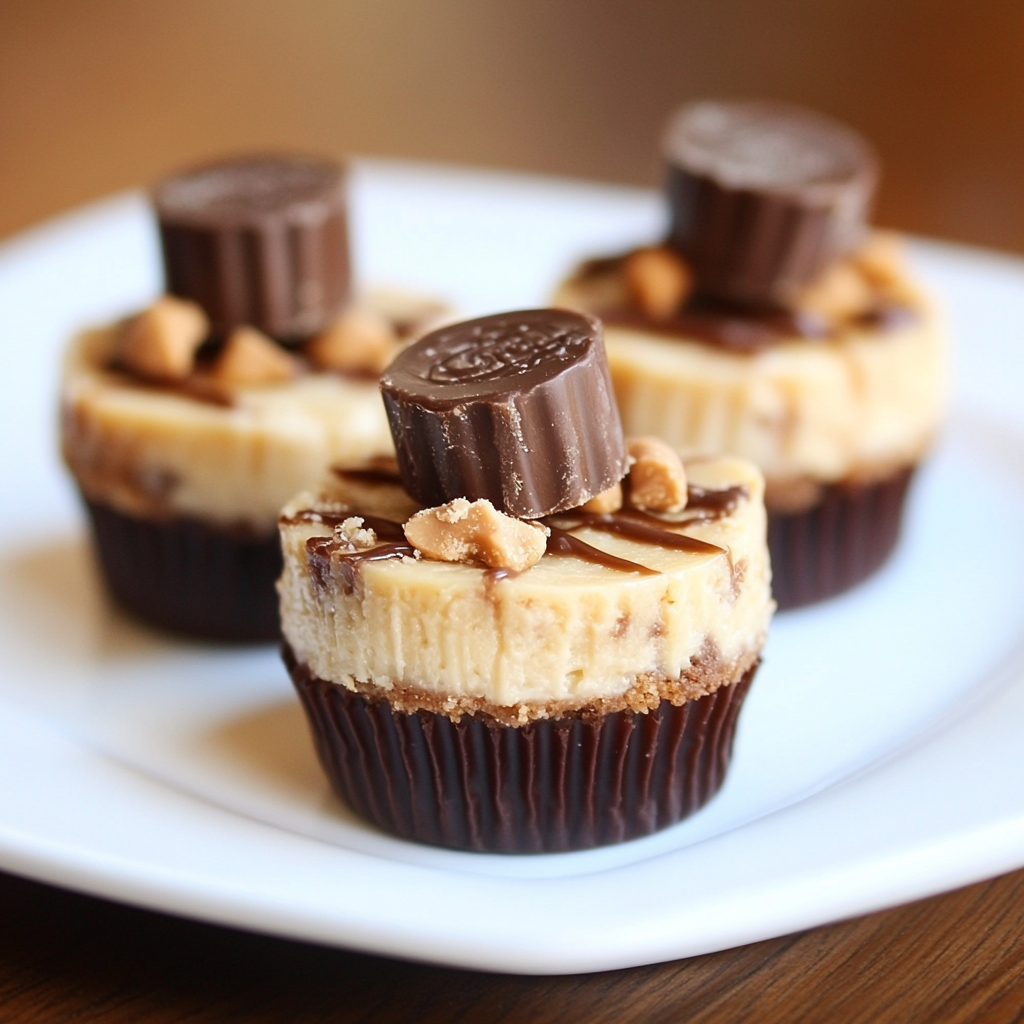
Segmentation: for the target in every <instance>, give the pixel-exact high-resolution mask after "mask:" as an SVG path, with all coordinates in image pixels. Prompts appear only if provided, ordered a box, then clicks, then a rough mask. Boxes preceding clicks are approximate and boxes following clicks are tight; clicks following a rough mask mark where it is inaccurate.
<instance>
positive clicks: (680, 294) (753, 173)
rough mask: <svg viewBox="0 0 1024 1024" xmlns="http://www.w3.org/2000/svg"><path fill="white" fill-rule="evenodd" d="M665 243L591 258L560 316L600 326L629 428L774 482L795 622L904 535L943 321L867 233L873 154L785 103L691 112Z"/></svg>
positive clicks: (933, 393)
mask: <svg viewBox="0 0 1024 1024" xmlns="http://www.w3.org/2000/svg"><path fill="white" fill-rule="evenodd" d="M664 151H665V157H666V160H667V165H668V187H667V198H668V203H669V207H670V214H671V217H670V228H669V232H668V238H667V239H666V240H665V241H664V243H662V244H661V245H654V246H651V247H647V248H641V249H638V250H635V251H632V252H629V253H625V254H623V255H620V256H615V257H611V258H606V259H595V260H590V261H588V262H586V263H584V264H582V265H581V266H580V267H579V268H578V269H577V270H576V271H575V272H574V273H573V274H572V275H571V277H570V278H569V279H568V280H567V281H565V282H564V283H563V284H562V286H561V287H560V288H559V290H558V292H557V293H556V296H555V299H554V301H555V303H556V304H558V305H564V306H567V307H569V308H574V309H581V310H587V311H590V312H592V313H595V314H597V315H599V316H600V317H602V319H603V320H604V323H605V332H606V338H607V345H608V359H609V363H610V366H611V372H612V378H613V380H614V384H615V393H616V397H617V399H618V402H619V409H620V412H621V414H622V419H623V424H624V426H625V429H626V431H627V432H630V433H651V434H656V435H658V436H660V437H663V438H664V439H666V440H667V441H668V442H669V443H670V444H672V445H673V446H674V447H676V448H677V449H679V450H681V451H684V452H705V453H709V452H724V451H728V452H733V453H736V454H739V455H742V456H745V457H747V458H749V459H752V460H753V461H755V462H756V463H757V464H758V465H759V466H760V467H761V469H762V470H763V472H764V474H765V476H766V479H767V491H766V503H767V506H768V522H769V527H768V529H769V547H770V550H771V556H772V566H773V579H774V587H775V596H776V598H777V599H778V601H779V606H780V607H782V608H787V607H795V606H798V605H803V604H807V603H809V602H812V601H817V600H820V599H822V598H825V597H828V596H831V595H832V594H836V593H839V592H840V591H842V590H845V589H847V588H848V587H850V586H852V585H853V584H855V583H857V582H859V581H860V580H861V579H863V578H865V577H866V576H868V575H869V574H870V573H872V572H873V571H874V570H875V569H877V568H878V567H879V566H880V565H881V564H882V563H883V562H884V561H885V559H886V558H887V557H888V555H889V553H890V551H891V549H892V548H893V546H894V545H895V542H896V540H897V537H898V532H899V525H900V518H901V514H902V507H903V501H904V496H905V493H906V490H907V486H908V483H909V481H910V478H911V475H912V473H913V471H914V468H915V466H916V465H917V464H918V462H919V461H920V460H921V459H922V457H923V456H924V454H925V453H926V452H927V450H928V448H929V445H930V444H931V442H932V439H933V437H934V435H935V432H936V429H937V426H938V424H939V420H940V416H941V410H942V406H943V398H944V393H945V384H946V373H947V366H946V362H947V356H946V341H945V332H944V326H943V323H942V319H941V317H940V315H939V314H938V312H937V309H936V307H935V304H934V302H933V301H932V300H931V298H930V297H929V296H928V295H927V294H926V293H925V292H924V290H923V289H922V288H921V287H920V286H919V285H918V284H917V283H916V282H915V280H914V278H913V276H912V274H911V272H910V270H909V268H908V266H907V263H906V260H905V258H904V254H903V247H902V243H901V240H900V238H899V237H898V236H897V235H895V234H893V233H889V232H880V231H873V230H871V229H869V228H868V227H867V211H868V207H869V203H870V199H871V196H872V193H873V190H874V187H875V182H876V179H877V173H878V172H877V161H876V158H875V155H874V153H873V152H872V150H871V148H870V146H869V145H868V144H867V143H866V142H865V141H864V140H863V139H862V138H861V137H860V136H859V135H858V134H856V133H855V132H853V131H852V130H850V129H849V128H846V127H845V126H843V125H840V124H837V123H836V122H834V121H831V120H830V119H827V118H825V117H822V116H821V115H818V114H816V113H813V112H810V111H806V110H803V109H800V108H796V107H791V106H788V105H784V104H778V103H766V102H751V103H725V102H703V103H695V104H692V105H690V106H687V107H684V108H683V109H682V110H680V111H679V112H678V113H677V114H676V115H675V117H674V118H673V120H672V122H671V124H670V125H669V128H668V132H667V134H666V136H665V144H664Z"/></svg>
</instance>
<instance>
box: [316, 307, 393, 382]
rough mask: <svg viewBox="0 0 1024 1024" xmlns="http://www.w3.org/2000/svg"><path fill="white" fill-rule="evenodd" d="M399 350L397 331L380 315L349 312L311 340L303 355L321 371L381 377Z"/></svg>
mask: <svg viewBox="0 0 1024 1024" xmlns="http://www.w3.org/2000/svg"><path fill="white" fill-rule="evenodd" d="M398 350H399V341H398V337H397V335H396V334H395V330H394V328H393V327H392V326H391V324H389V323H388V321H387V320H386V319H385V317H383V316H382V315H381V314H380V313H375V312H373V311H372V310H369V309H360V308H359V307H355V306H353V307H351V308H349V309H347V310H346V311H345V312H344V313H342V315H341V316H340V317H338V319H337V320H335V321H334V323H332V324H331V325H330V327H328V328H327V330H325V331H323V332H322V333H320V334H318V335H317V336H316V337H315V338H311V339H310V340H309V341H308V342H307V343H306V345H305V347H304V348H303V354H304V355H305V356H306V358H307V359H308V360H309V361H310V362H311V363H312V364H313V365H314V366H315V367H317V368H318V369H321V370H337V371H338V372H340V373H366V374H372V375H373V376H374V377H376V376H378V375H379V374H380V373H381V372H382V371H383V370H385V369H386V368H387V366H388V364H389V363H390V362H391V360H392V359H394V358H395V355H396V354H397V352H398Z"/></svg>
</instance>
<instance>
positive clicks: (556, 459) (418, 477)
mask: <svg viewBox="0 0 1024 1024" xmlns="http://www.w3.org/2000/svg"><path fill="white" fill-rule="evenodd" d="M381 391H382V392H383V395H384V404H385V406H386V408H387V411H388V419H389V421H390V424H391V432H392V435H393V436H394V439H395V447H396V450H397V453H398V461H399V467H400V471H401V474H402V482H403V484H404V485H405V488H406V490H408V492H409V493H410V494H411V495H412V496H413V497H415V498H416V499H417V500H419V501H421V502H422V503H423V504H424V505H427V506H433V505H440V504H443V503H444V502H447V501H451V500H452V499H453V498H469V499H470V500H476V499H478V498H487V499H489V500H490V501H491V502H492V503H493V504H494V506H495V507H496V508H498V509H500V510H501V511H503V512H507V513H508V514H509V515H514V516H520V517H523V518H536V517H539V516H544V515H549V514H550V513H552V512H559V511H563V510H565V509H569V508H575V507H577V506H579V505H582V504H583V503H584V502H585V501H588V500H589V499H590V498H592V497H593V496H594V495H595V494H599V493H600V492H601V491H604V490H607V489H608V488H609V487H611V486H612V484H614V483H616V482H617V481H619V480H620V479H621V478H622V477H623V476H624V475H625V472H626V468H627V457H626V449H625V444H624V442H623V439H622V427H621V424H620V422H619V414H618V409H617V408H616V405H615V401H614V398H613V397H612V388H611V379H610V376H609V373H608V365H607V362H606V359H605V354H604V343H603V337H602V332H601V324H600V321H598V320H597V319H595V318H594V317H591V316H587V315H584V314H580V313H571V312H569V311H567V310H561V309H532V310H525V311H521V312H514V313H500V314H498V315H496V316H488V317H482V318H481V319H479V320H469V321H466V322H465V323H461V324H455V325H453V326H450V327H444V328H441V329H440V330H438V331H434V332H433V333H432V334H428V335H426V336H425V337H424V338H421V339H420V340H419V341H418V342H417V343H416V344H414V345H412V346H410V347H409V348H407V349H406V350H405V351H404V352H403V353H401V354H400V355H399V356H398V358H397V359H396V360H395V361H394V362H393V363H392V364H391V366H390V368H389V369H388V370H387V372H386V373H385V374H384V376H383V377H382V378H381Z"/></svg>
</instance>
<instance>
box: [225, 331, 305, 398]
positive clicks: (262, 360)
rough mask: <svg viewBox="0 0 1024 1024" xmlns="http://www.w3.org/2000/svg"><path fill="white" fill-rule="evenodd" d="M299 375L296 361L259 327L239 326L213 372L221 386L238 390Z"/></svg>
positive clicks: (230, 337)
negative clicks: (258, 328)
mask: <svg viewBox="0 0 1024 1024" xmlns="http://www.w3.org/2000/svg"><path fill="white" fill-rule="evenodd" d="M297 374H298V365H297V363H296V361H295V359H294V358H293V357H292V356H290V355H288V353H287V352H285V351H284V349H282V348H281V347H280V346H279V345H277V344H276V343H275V342H273V341H272V340H271V339H270V338H268V337H267V336H266V335H265V334H264V333H263V332H262V331H258V330H256V328H255V327H236V328H235V329H234V330H233V331H232V332H231V334H230V336H229V337H228V340H227V342H226V343H225V345H224V348H223V350H222V351H221V353H220V355H219V356H218V357H217V361H216V363H214V365H213V369H212V370H211V372H210V376H211V377H212V378H213V379H214V380H215V381H216V382H217V383H218V384H226V385H228V386H232V385H234V386H238V387H242V386H245V385H252V384H279V383H281V382H283V381H287V380H291V379H292V378H293V377H295V376H296V375H297Z"/></svg>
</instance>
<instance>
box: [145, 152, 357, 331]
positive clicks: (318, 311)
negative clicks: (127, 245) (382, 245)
mask: <svg viewBox="0 0 1024 1024" xmlns="http://www.w3.org/2000/svg"><path fill="white" fill-rule="evenodd" d="M153 198H154V202H155V205H156V211H157V217H158V219H159V221H160V239H161V243H162V245H163V255H164V267H165V270H166V273H167V290H168V291H169V292H171V293H172V294H174V295H178V296H181V297H183V298H188V299H192V300H194V301H195V302H198V303H199V305H200V306H202V307H203V309H204V310H205V311H206V313H207V315H208V316H209V318H210V321H211V324H212V331H213V335H214V337H216V338H218V339H221V338H225V337H227V335H228V334H230V333H231V331H232V330H233V329H234V328H235V327H238V326H239V325H241V324H252V325H253V326H255V327H258V328H259V329H260V330H262V331H264V332H265V333H266V334H269V335H270V336H271V337H272V338H275V339H277V340H278V341H293V340H300V339H302V338H308V337H309V336H310V335H312V334H316V333H317V332H318V331H321V330H323V329H325V328H326V327H327V326H328V325H329V324H330V322H331V321H332V320H333V319H334V318H335V317H336V316H337V315H338V312H339V311H340V310H341V309H342V307H343V306H344V305H345V303H346V301H347V299H348V296H349V289H350V281H349V254H348V229H347V225H346V214H345V181H344V171H343V169H342V167H341V166H340V165H338V164H336V163H333V162H332V161H324V160H306V159H295V158H286V157H256V158H250V159H243V160H231V161H226V162H223V163H218V164H213V165H210V166H207V167H201V168H198V169H196V170H193V171H189V172H186V173H184V174H180V175H177V176H176V177H172V178H168V179H166V180H165V181H163V182H161V183H160V184H159V185H158V186H157V188H156V190H155V193H154V197H153Z"/></svg>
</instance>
